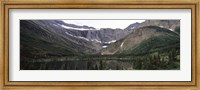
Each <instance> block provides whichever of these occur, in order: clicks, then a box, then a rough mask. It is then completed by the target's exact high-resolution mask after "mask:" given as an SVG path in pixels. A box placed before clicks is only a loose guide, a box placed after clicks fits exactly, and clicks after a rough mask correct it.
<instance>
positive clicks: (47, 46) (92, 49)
mask: <svg viewBox="0 0 200 90" xmlns="http://www.w3.org/2000/svg"><path fill="white" fill-rule="evenodd" d="M49 23H53V22H47V21H45V22H44V21H42V20H41V21H39V20H35V21H34V20H33V21H31V20H21V21H20V52H21V53H20V54H21V55H20V56H21V57H31V58H32V57H33V58H37V57H48V56H66V55H83V54H96V53H98V52H99V50H100V49H101V45H100V44H99V43H95V42H88V41H87V40H85V39H82V38H74V37H72V36H70V35H67V34H66V33H65V32H66V30H65V29H62V28H57V27H54V26H52V25H48V24H49Z"/></svg>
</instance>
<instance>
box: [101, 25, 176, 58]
mask: <svg viewBox="0 0 200 90" xmlns="http://www.w3.org/2000/svg"><path fill="white" fill-rule="evenodd" d="M179 44H180V36H179V34H177V33H175V32H173V31H170V30H168V29H166V28H161V27H158V26H145V27H141V28H138V29H136V30H134V31H133V32H132V33H131V34H129V35H127V36H126V37H124V38H122V39H120V40H119V41H117V42H115V43H113V44H111V45H108V47H107V48H104V49H102V51H101V54H102V55H109V54H124V55H139V54H147V53H149V52H153V51H159V50H164V49H171V48H174V47H175V48H179V47H180V45H179ZM174 45H175V46H174ZM173 46H174V47H173Z"/></svg>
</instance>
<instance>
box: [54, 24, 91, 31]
mask: <svg viewBox="0 0 200 90" xmlns="http://www.w3.org/2000/svg"><path fill="white" fill-rule="evenodd" d="M58 25H60V26H61V27H63V28H65V29H73V30H80V31H84V30H95V29H93V28H90V29H86V28H74V27H69V26H65V25H61V24H58Z"/></svg>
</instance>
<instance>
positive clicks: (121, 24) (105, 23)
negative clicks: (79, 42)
mask: <svg viewBox="0 0 200 90" xmlns="http://www.w3.org/2000/svg"><path fill="white" fill-rule="evenodd" d="M62 21H64V22H65V23H71V24H76V25H80V26H83V25H87V26H92V27H94V28H97V29H99V28H113V29H115V28H121V29H124V28H126V27H127V26H128V25H130V24H132V23H136V22H139V23H140V22H144V21H145V20H62Z"/></svg>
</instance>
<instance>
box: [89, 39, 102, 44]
mask: <svg viewBox="0 0 200 90" xmlns="http://www.w3.org/2000/svg"><path fill="white" fill-rule="evenodd" d="M91 41H95V42H98V43H101V41H99V40H97V39H92V40H91Z"/></svg>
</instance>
